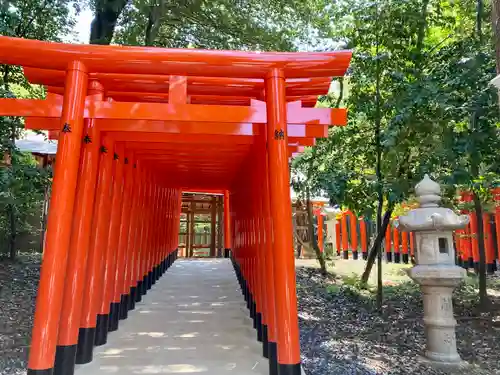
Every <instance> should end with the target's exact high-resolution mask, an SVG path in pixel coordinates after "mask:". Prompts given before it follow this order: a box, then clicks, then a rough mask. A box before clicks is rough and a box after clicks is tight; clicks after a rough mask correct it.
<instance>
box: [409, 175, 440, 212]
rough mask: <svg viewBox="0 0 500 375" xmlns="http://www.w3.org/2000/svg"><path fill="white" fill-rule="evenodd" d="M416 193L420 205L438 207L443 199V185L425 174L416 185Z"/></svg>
mask: <svg viewBox="0 0 500 375" xmlns="http://www.w3.org/2000/svg"><path fill="white" fill-rule="evenodd" d="M415 194H416V195H417V199H418V202H419V203H420V207H437V206H438V205H439V202H440V201H441V186H439V184H438V183H437V182H435V181H432V180H431V178H430V177H429V175H428V174H425V176H424V179H423V180H422V181H420V182H419V183H418V184H417V186H415Z"/></svg>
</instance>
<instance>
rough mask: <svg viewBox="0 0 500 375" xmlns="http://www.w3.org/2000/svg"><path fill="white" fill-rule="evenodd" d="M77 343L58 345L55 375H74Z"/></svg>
mask: <svg viewBox="0 0 500 375" xmlns="http://www.w3.org/2000/svg"><path fill="white" fill-rule="evenodd" d="M75 357H76V344H75V345H65V346H60V345H58V346H56V360H55V363H54V375H73V374H74V373H75Z"/></svg>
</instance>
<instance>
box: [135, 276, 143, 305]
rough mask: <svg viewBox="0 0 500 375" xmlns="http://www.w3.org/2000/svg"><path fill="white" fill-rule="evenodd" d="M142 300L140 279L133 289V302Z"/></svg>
mask: <svg viewBox="0 0 500 375" xmlns="http://www.w3.org/2000/svg"><path fill="white" fill-rule="evenodd" d="M141 301H142V280H141V281H138V282H137V287H136V289H135V302H141Z"/></svg>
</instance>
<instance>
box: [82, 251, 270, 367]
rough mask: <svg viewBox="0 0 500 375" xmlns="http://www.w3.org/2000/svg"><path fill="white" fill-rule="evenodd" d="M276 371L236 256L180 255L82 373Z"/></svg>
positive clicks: (96, 350)
mask: <svg viewBox="0 0 500 375" xmlns="http://www.w3.org/2000/svg"><path fill="white" fill-rule="evenodd" d="M191 373H193V374H194V373H200V374H203V375H224V374H233V375H235V374H237V375H256V374H257V375H260V374H262V375H268V373H269V370H268V363H267V360H266V359H265V358H264V357H263V356H262V345H261V344H260V343H259V342H258V341H257V337H256V331H255V330H254V329H253V328H252V320H251V319H250V318H249V317H248V310H247V309H246V306H245V302H244V299H243V296H242V294H241V292H240V289H239V285H238V282H237V280H236V276H235V274H234V271H233V268H232V265H231V262H230V261H229V260H227V259H211V260H178V261H177V262H175V263H174V265H173V266H172V267H171V268H170V269H169V270H168V271H167V272H166V273H165V274H164V275H163V277H162V278H161V279H160V280H159V281H158V282H157V283H156V285H154V286H153V288H152V289H151V290H150V291H149V292H148V294H147V295H146V296H145V297H143V300H142V302H141V303H139V304H137V305H136V309H135V310H134V311H130V312H129V317H128V319H127V320H124V321H120V328H119V330H118V331H116V332H112V333H110V335H109V337H108V343H107V344H106V345H104V346H102V347H98V348H95V351H94V360H93V361H92V362H91V363H89V364H87V365H83V366H77V370H76V375H101V374H120V375H129V374H191Z"/></svg>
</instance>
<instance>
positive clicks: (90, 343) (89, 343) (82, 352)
mask: <svg viewBox="0 0 500 375" xmlns="http://www.w3.org/2000/svg"><path fill="white" fill-rule="evenodd" d="M106 338H107V336H106ZM95 340H96V329H95V328H80V329H79V331H78V344H77V345H76V356H75V358H74V360H75V363H76V364H78V365H83V364H84V363H89V362H92V358H93V354H94V343H95Z"/></svg>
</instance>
